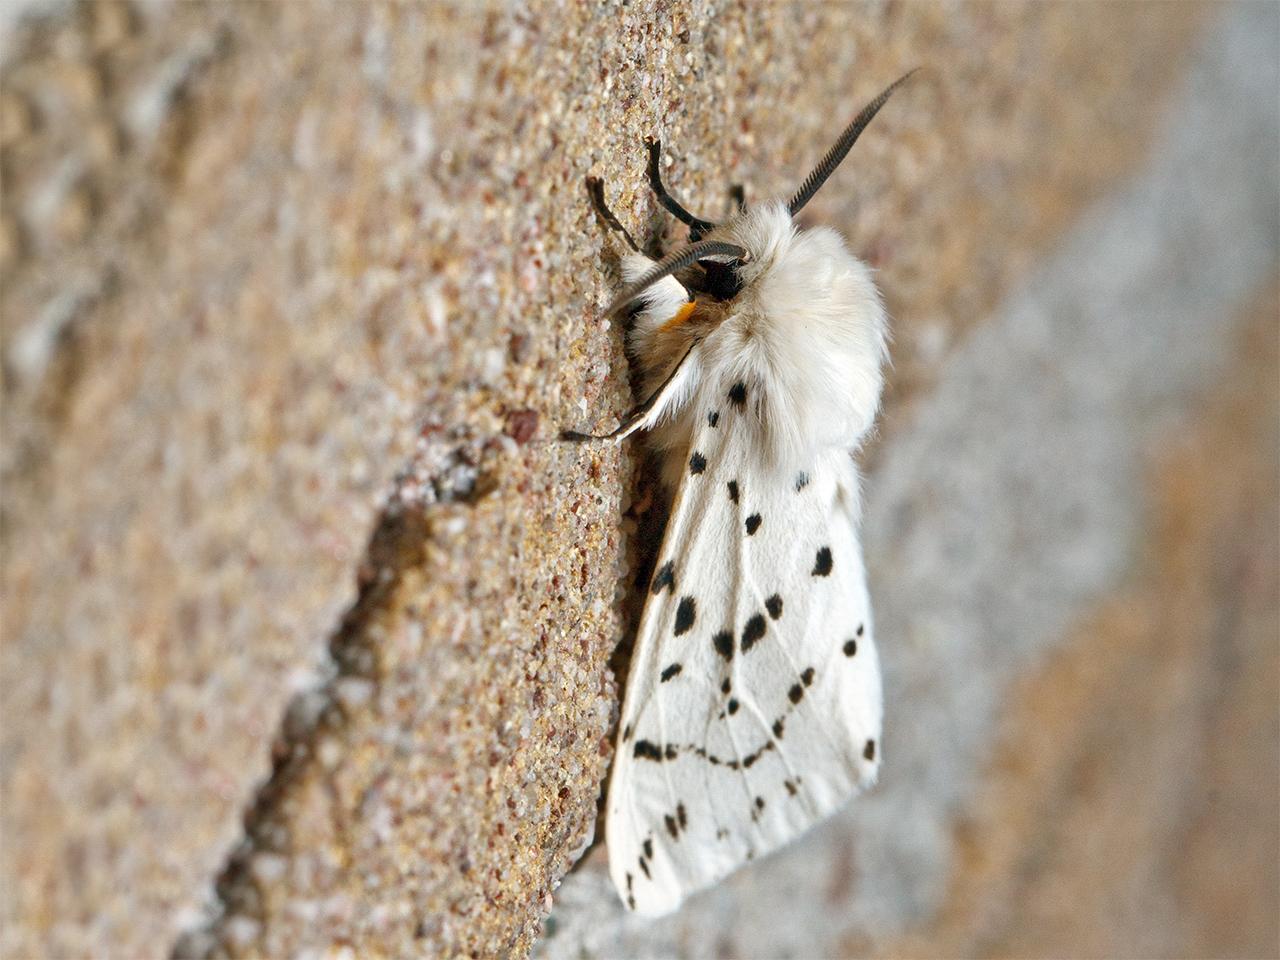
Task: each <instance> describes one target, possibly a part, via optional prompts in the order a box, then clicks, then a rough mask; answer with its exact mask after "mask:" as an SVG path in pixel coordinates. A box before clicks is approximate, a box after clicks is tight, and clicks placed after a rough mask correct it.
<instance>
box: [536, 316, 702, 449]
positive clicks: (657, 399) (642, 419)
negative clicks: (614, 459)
mask: <svg viewBox="0 0 1280 960" xmlns="http://www.w3.org/2000/svg"><path fill="white" fill-rule="evenodd" d="M697 345H698V341H696V340H695V341H694V342H693V343H691V344H689V349H688V350H686V351H685V352H684V356H682V357H681V358H680V359H679V361H677V362H676V365H675V366H674V367H672V368H671V372H670V373H669V374H667V379H665V380H663V381H662V385H661V386H659V387H658V389H657V390H655V391H653V394H652V395H651V396H650V397H649V399H647V400H645V401H644V402H643V403H641V404H639V405H638V406H635V407H633V408H632V409H631V410H630V411H629V412H628V413H627V414H626V415H625V416H623V418H622V420H621V422H619V424H618V426H617V427H616V428H615V429H614V430H611V431H610V432H609V433H601V434H595V433H579V432H578V431H577V430H562V431H560V439H561V440H572V441H574V442H578V443H580V442H582V441H584V440H625V439H626V438H627V437H629V436H631V434H633V433H635V432H636V431H637V430H640V429H643V428H645V427H651V426H653V424H654V423H656V422H657V421H658V418H659V417H661V416H662V414H663V413H665V412H666V408H667V406H668V405H669V404H670V402H671V401H672V400H673V399H674V398H675V397H676V396H677V395H678V394H679V392H680V380H679V376H678V375H679V373H680V371H681V370H683V369H684V367H685V361H686V360H688V359H689V356H690V354H692V353H693V348H694V347H696V346H697Z"/></svg>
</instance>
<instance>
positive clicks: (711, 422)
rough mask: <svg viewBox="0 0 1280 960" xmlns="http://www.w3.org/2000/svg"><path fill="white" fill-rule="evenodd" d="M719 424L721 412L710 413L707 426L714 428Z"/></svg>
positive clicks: (713, 411)
mask: <svg viewBox="0 0 1280 960" xmlns="http://www.w3.org/2000/svg"><path fill="white" fill-rule="evenodd" d="M719 423H720V411H719V410H712V411H711V412H710V413H708V414H707V426H709V427H714V426H717V425H719Z"/></svg>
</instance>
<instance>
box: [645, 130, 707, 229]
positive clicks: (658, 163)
mask: <svg viewBox="0 0 1280 960" xmlns="http://www.w3.org/2000/svg"><path fill="white" fill-rule="evenodd" d="M645 146H647V147H648V148H649V189H650V190H652V191H653V194H654V196H655V197H657V198H658V202H659V203H660V204H662V206H663V207H665V208H666V210H667V212H668V213H670V214H671V215H672V216H673V217H675V218H676V219H677V220H679V221H680V222H681V223H684V224H687V225H688V227H689V239H690V240H691V241H692V242H694V243H696V242H697V241H698V240H699V239H700V238H701V237H702V235H703V234H705V233H709V232H710V231H712V230H714V229H715V226H716V225H715V224H714V223H712V222H711V221H710V220H703V219H702V218H701V217H695V216H694V215H693V214H692V213H690V212H689V211H688V210H686V209H685V208H684V207H682V206H681V205H680V202H679V201H678V200H676V198H675V197H673V196H671V194H669V193H667V188H666V187H665V186H663V183H662V141H661V140H658V139H657V138H655V137H649V138H647V139H646V140H645Z"/></svg>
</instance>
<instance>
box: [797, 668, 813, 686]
mask: <svg viewBox="0 0 1280 960" xmlns="http://www.w3.org/2000/svg"><path fill="white" fill-rule="evenodd" d="M800 682H801V683H803V684H804V685H805V686H806V687H809V686H812V685H813V667H805V669H804V673H802V674H800Z"/></svg>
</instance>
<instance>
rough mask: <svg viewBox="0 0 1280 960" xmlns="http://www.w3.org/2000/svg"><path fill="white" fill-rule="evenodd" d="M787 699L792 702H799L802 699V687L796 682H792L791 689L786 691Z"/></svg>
mask: <svg viewBox="0 0 1280 960" xmlns="http://www.w3.org/2000/svg"><path fill="white" fill-rule="evenodd" d="M787 699H788V700H790V701H791V702H792V703H799V702H800V701H801V700H803V699H804V687H802V686H801V685H800V684H798V683H793V684H792V685H791V689H790V690H788V691H787Z"/></svg>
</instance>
